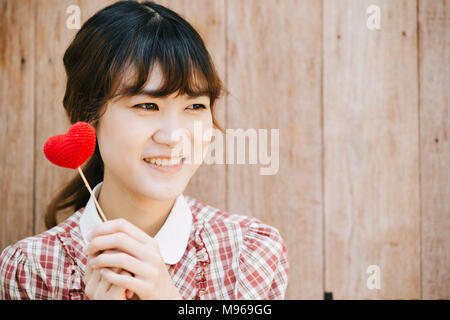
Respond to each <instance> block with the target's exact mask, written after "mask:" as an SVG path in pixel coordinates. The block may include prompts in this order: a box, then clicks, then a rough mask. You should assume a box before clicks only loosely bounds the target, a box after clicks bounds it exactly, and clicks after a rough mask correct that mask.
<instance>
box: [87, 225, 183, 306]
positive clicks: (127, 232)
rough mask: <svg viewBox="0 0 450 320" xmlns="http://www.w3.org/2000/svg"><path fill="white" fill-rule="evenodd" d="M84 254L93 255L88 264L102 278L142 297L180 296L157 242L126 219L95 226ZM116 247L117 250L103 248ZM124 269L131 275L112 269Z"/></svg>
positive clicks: (149, 298)
mask: <svg viewBox="0 0 450 320" xmlns="http://www.w3.org/2000/svg"><path fill="white" fill-rule="evenodd" d="M88 240H89V244H88V246H87V247H86V254H88V255H89V256H93V255H95V254H96V253H97V252H99V251H105V252H102V253H100V254H98V255H97V256H96V257H92V258H91V259H89V261H88V264H90V267H92V268H94V269H95V270H99V271H100V274H101V276H102V279H104V280H106V281H107V282H109V283H111V284H112V285H115V286H117V287H121V288H124V289H129V290H130V291H132V292H134V293H135V294H136V295H137V296H138V297H139V298H140V299H142V300H158V299H165V300H171V299H179V300H181V299H182V297H181V295H180V294H179V292H178V290H177V288H176V287H175V286H174V284H173V281H172V278H171V276H170V274H169V272H168V271H167V268H166V266H165V263H164V260H163V259H162V257H161V254H160V251H159V247H158V243H157V242H156V240H155V239H154V238H152V237H150V236H149V235H148V234H146V233H145V232H143V231H142V230H141V229H139V228H138V227H136V226H135V225H133V224H131V223H130V222H128V221H126V220H125V219H115V220H109V221H107V222H104V223H102V224H101V225H99V226H97V227H96V228H95V229H94V230H93V231H92V232H91V234H90V235H89V237H88ZM109 249H118V250H116V251H106V250H109ZM109 268H116V270H120V269H122V270H125V271H128V272H129V273H131V274H132V275H133V276H132V275H129V274H128V275H127V274H119V273H116V272H114V271H111V270H110V269H109Z"/></svg>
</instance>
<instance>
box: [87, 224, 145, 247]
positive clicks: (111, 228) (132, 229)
mask: <svg viewBox="0 0 450 320" xmlns="http://www.w3.org/2000/svg"><path fill="white" fill-rule="evenodd" d="M117 232H123V233H126V234H127V235H128V236H130V237H131V238H134V239H136V240H137V241H139V242H141V243H143V244H146V243H147V242H148V241H149V240H150V239H152V238H151V237H150V236H149V235H148V234H147V233H145V232H144V231H142V230H141V229H139V228H138V227H136V226H135V225H133V224H132V223H130V222H128V221H127V220H125V219H123V218H120V219H114V220H109V221H106V222H103V223H102V224H100V225H98V226H97V227H95V229H94V230H92V232H91V233H90V234H89V235H88V237H87V239H88V241H90V240H91V239H93V238H94V237H97V236H100V235H106V234H111V233H117Z"/></svg>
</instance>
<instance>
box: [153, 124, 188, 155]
mask: <svg viewBox="0 0 450 320" xmlns="http://www.w3.org/2000/svg"><path fill="white" fill-rule="evenodd" d="M186 137H187V133H186V129H185V128H183V127H182V126H180V125H179V122H177V121H173V120H172V121H168V122H166V123H165V124H163V123H162V125H161V127H160V128H159V129H158V130H156V131H155V133H154V134H153V141H154V142H155V143H158V144H165V145H167V146H168V147H170V148H174V147H175V146H177V145H178V144H180V143H182V142H183V141H184V140H186Z"/></svg>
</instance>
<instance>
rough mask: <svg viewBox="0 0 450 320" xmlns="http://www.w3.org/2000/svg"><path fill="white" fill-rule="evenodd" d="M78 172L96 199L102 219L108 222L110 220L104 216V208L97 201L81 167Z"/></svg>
mask: <svg viewBox="0 0 450 320" xmlns="http://www.w3.org/2000/svg"><path fill="white" fill-rule="evenodd" d="M78 172H79V173H80V175H81V178H83V181H84V184H85V185H86V187H87V188H88V190H89V193H90V194H91V196H92V198H94V202H95V205H96V206H97V210H98V212H99V213H100V217H101V218H102V220H103V222H106V221H108V220H107V219H106V217H105V215H104V214H103V210H102V208H100V205H99V204H98V202H97V199H96V197H95V195H94V193H93V192H92V190H91V187H90V186H89V183H88V182H87V180H86V177H85V176H84V174H83V171H82V170H81V166H80V167H78Z"/></svg>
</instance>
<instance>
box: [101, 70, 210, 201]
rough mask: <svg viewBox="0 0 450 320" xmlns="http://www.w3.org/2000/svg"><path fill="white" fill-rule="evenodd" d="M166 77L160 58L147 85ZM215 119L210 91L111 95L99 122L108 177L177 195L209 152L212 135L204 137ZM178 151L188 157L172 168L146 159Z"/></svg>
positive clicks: (161, 195) (160, 196)
mask: <svg viewBox="0 0 450 320" xmlns="http://www.w3.org/2000/svg"><path fill="white" fill-rule="evenodd" d="M162 81H163V78H162V73H161V70H160V68H159V66H158V64H156V65H155V68H153V71H152V72H151V74H150V76H149V80H148V81H147V83H146V84H145V88H144V90H143V91H151V90H156V89H158V88H159V87H160V85H161V83H162ZM212 124H213V122H212V113H211V108H210V99H209V97H208V96H200V97H197V98H189V96H187V95H180V96H178V97H176V93H174V94H172V95H170V96H168V97H161V98H153V97H151V96H148V95H145V94H142V95H141V94H139V95H134V96H130V97H120V98H118V99H114V100H110V101H109V102H108V104H107V105H106V110H105V112H104V114H103V115H102V116H101V117H100V120H99V123H98V126H97V140H98V145H99V149H100V153H101V156H102V159H103V163H104V180H106V179H108V181H109V182H110V183H114V184H117V185H118V186H121V188H125V189H127V190H130V191H131V192H133V193H134V194H136V195H139V196H143V197H147V198H150V199H154V200H159V201H165V200H170V199H174V198H176V197H177V196H178V195H179V194H180V193H182V192H183V191H184V189H185V188H186V186H187V184H188V183H189V180H190V179H191V177H192V176H193V174H194V173H195V172H196V171H197V169H198V168H199V167H200V165H201V161H195V159H200V160H202V159H203V156H204V155H205V151H206V149H207V147H208V146H209V144H210V142H211V139H208V138H207V137H208V135H205V137H206V139H204V138H203V137H204V133H205V132H206V131H207V130H211V128H212ZM196 126H201V131H194V127H196ZM196 130H198V129H196ZM194 132H195V133H196V134H195V135H194ZM199 132H201V134H200V135H199V134H198V133H199ZM196 143H197V146H199V145H201V146H202V148H201V150H199V149H200V148H194V146H195V144H196ZM194 150H196V152H197V154H199V151H200V155H198V156H197V158H195V157H194ZM180 155H183V156H184V157H186V158H187V159H186V161H185V162H184V163H183V164H182V165H181V168H179V169H178V170H175V171H174V170H171V171H170V170H169V171H170V172H164V170H160V169H158V168H156V167H155V166H154V165H152V164H149V163H147V162H146V161H144V158H146V157H158V156H169V157H173V158H177V157H178V156H180ZM119 189H120V188H119Z"/></svg>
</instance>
